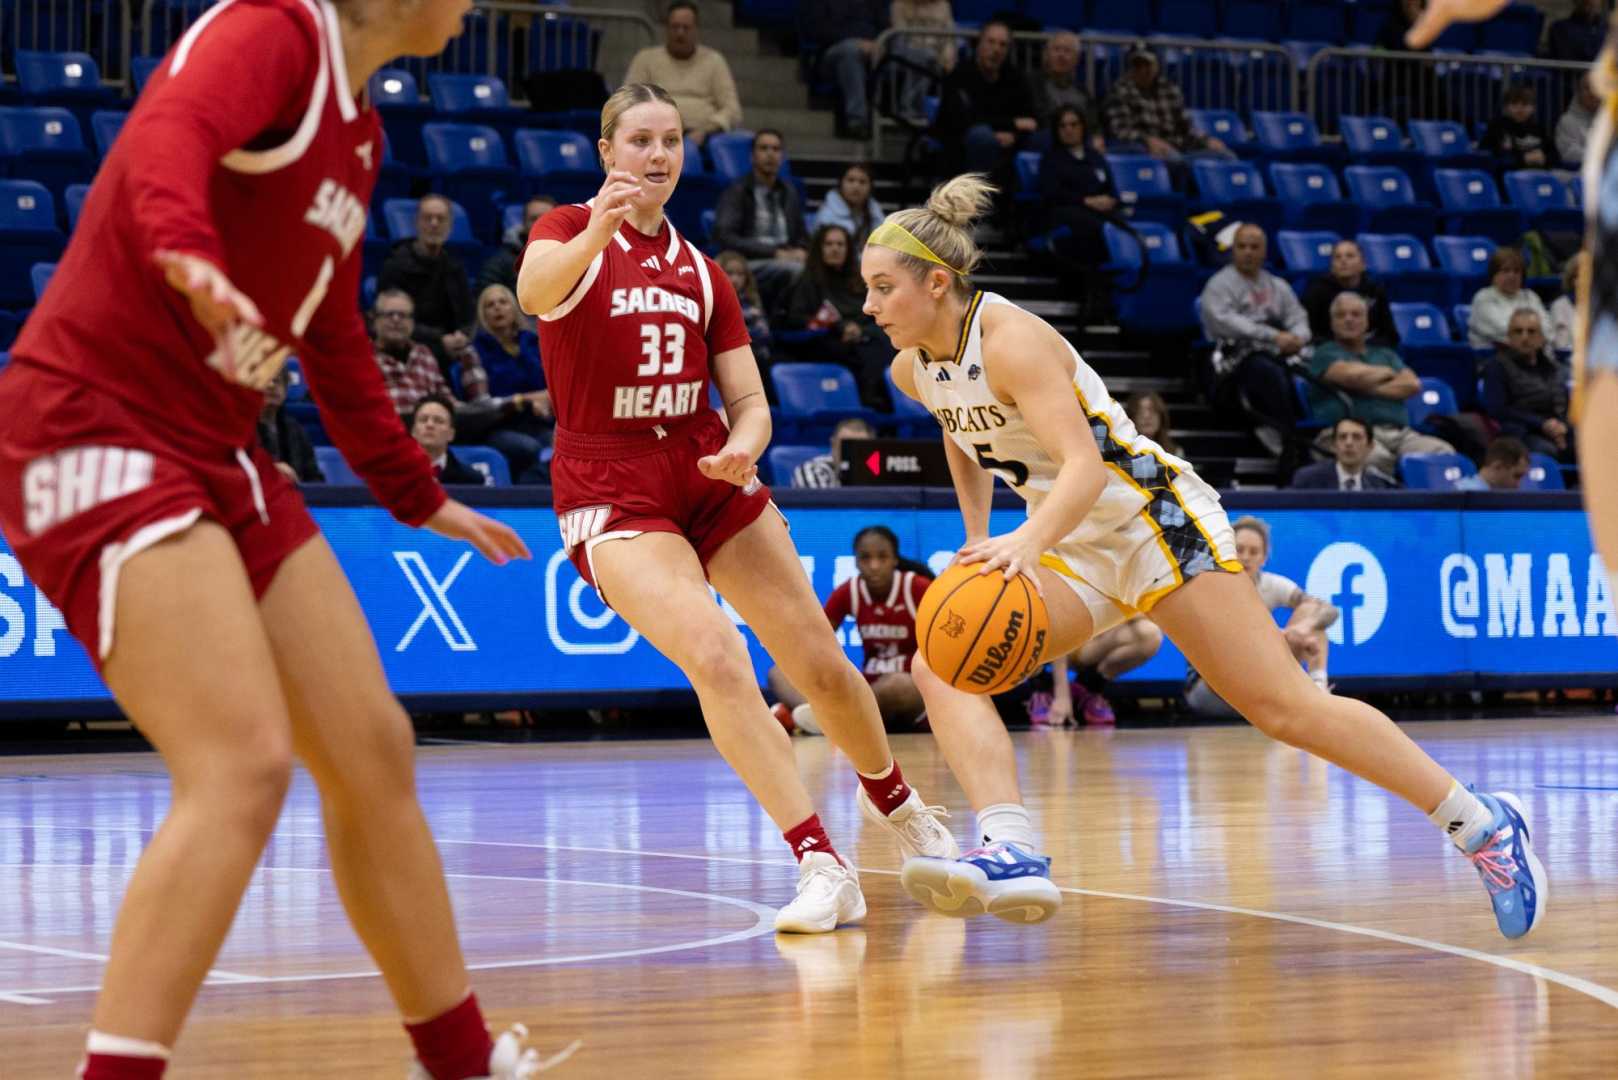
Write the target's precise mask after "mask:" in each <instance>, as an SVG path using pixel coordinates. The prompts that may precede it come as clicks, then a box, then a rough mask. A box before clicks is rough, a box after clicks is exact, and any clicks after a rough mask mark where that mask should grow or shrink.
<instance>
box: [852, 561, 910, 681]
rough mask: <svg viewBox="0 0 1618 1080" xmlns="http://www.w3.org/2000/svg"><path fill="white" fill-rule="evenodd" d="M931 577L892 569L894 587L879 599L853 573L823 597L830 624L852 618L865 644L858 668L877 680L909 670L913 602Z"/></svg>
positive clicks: (863, 581)
mask: <svg viewBox="0 0 1618 1080" xmlns="http://www.w3.org/2000/svg"><path fill="white" fill-rule="evenodd" d="M932 581H933V579H932V578H930V577H925V576H923V575H921V574H917V573H915V572H913V571H910V570H899V571H895V572H894V575H893V586H892V587H891V588H890V589H889V590H888V594H887V595H886V596H885V597H883V598H882V599H881V600H877V599H876V598H875V597H873V596H872V595H871V590H870V588H869V587H868V586H867V585H866V584H865V579H864V578H862V577H860V576H859V575H858V574H855V575H854V576H853V577H851V578H849V579H848V580H847V581H845V582H843V583H842V584H841V585H839V586H837V588H835V589H833V590H832V594H831V596H829V597H827V598H826V618H827V619H829V620H831V624H832V626H833V627H834V628H835V627H839V626H842V625H843V620H844V619H847V618H852V619H853V620H854V625H855V626H856V627H858V629H859V632H860V641H861V642H862V643H863V644H864V646H865V663H864V664H863V665H862V666H861V668H860V670H861V671H862V672H864V674H865V677H866V678H867V679H869V680H871V681H873V682H874V681H876V679H878V678H879V677H881V676H883V675H891V674H894V673H896V672H903V671H909V670H910V661H911V658H912V657H914V656H915V655H916V605H917V604H919V603H921V594H922V593H924V592H926V591H927V586H928V585H931V584H932Z"/></svg>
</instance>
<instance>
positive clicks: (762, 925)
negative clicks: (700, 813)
mask: <svg viewBox="0 0 1618 1080" xmlns="http://www.w3.org/2000/svg"><path fill="white" fill-rule="evenodd" d="M295 838H296V837H295V836H289V837H288V839H295ZM40 867H46V868H50V869H76V870H94V869H103V870H104V869H114V867H107V866H102V867H94V866H85V865H84V864H83V863H26V864H25V863H3V864H0V870H17V869H38V868H40ZM260 873H288V874H330V873H331V870H330V869H329V868H327V867H310V866H261V867H259V868H257V869H256V870H255V871H254V874H255V875H257V874H260ZM444 876H445V877H446V878H450V879H462V880H467V881H514V882H523V883H526V884H539V885H580V886H585V887H587V888H595V889H622V890H624V891H626V892H642V893H661V894H664V895H667V896H680V897H686V898H689V899H695V900H705V901H710V902H713V903H719V904H726V905H729V906H731V907H737V908H741V909H742V910H744V911H749V912H751V913H752V915H753V925H752V926H748V927H744V928H743V929H740V930H732V931H729V932H727V933H724V934H718V935H715V936H713V937H708V938H703V939H701V940H699V941H677V942H672V943H670V944H667V945H652V946H646V947H642V948H635V949H618V950H613V951H610V952H598V953H582V954H578V955H573V956H552V957H524V958H521V959H517V960H493V961H487V962H484V963H477V964H467V965H466V967H467V970H468V971H496V970H499V969H502V968H521V967H551V966H554V965H557V964H579V963H586V962H589V961H596V960H621V959H627V958H631V957H641V956H655V955H658V954H660V953H671V952H686V951H689V950H693V949H705V948H710V947H714V946H718V945H729V944H731V943H732V942H737V941H746V940H748V939H749V938H755V937H762V936H764V935H765V934H768V933H774V931H775V908H772V907H770V906H769V905H767V904H761V903H758V902H757V901H755V900H746V899H743V898H741V897H736V896H723V895H720V894H719V893H704V892H693V891H691V890H688V889H669V888H663V887H660V886H656V885H630V884H628V883H624V882H612V881H583V880H578V879H573V878H550V877H544V878H538V877H520V876H513V875H506V874H459V873H446V874H445V875H444ZM7 944H9V943H8V942H0V946H3V945H7ZM15 947H16V948H20V949H23V950H26V951H30V952H46V953H51V954H54V955H62V956H71V957H74V958H78V959H86V960H99V961H103V962H105V961H106V959H107V958H106V957H105V956H102V955H99V954H96V953H83V952H70V951H69V950H65V949H53V948H50V947H49V946H43V945H18V946H15ZM381 974H382V973H381V972H380V971H375V970H366V971H334V972H320V973H317V974H302V975H243V974H239V973H236V972H228V971H227V972H220V971H210V972H209V974H208V978H207V979H206V980H204V985H206V986H221V985H244V984H252V985H268V984H275V983H306V982H333V981H338V980H344V979H374V978H379V977H381ZM100 989H101V987H100V985H99V984H97V985H94V986H53V987H38V988H30V989H26V990H4V991H0V1001H9V1002H12V1003H13V1004H18V1005H49V1004H51V1002H50V1001H49V1000H48V999H46V998H43V997H40V996H38V995H44V994H52V995H57V996H60V995H62V994H83V993H94V992H96V991H98V990H100Z"/></svg>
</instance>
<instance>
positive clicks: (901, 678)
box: [769, 525, 933, 735]
mask: <svg viewBox="0 0 1618 1080" xmlns="http://www.w3.org/2000/svg"><path fill="white" fill-rule="evenodd" d="M907 561H908V560H903V559H900V558H899V538H898V537H897V536H895V535H894V533H893V530H892V529H890V528H888V527H887V526H886V525H867V526H866V527H865V528H863V529H861V530H860V531H859V532H857V533H855V534H854V565H855V568H856V571H857V572H856V573H855V574H854V576H853V577H851V578H849V579H848V580H847V581H845V582H843V583H842V584H841V585H839V586H837V588H835V589H833V590H832V591H831V595H830V596H828V597H826V606H825V613H826V621H827V622H829V623H831V625H832V627H833V628H836V627H840V626H842V625H843V622H844V620H846V619H853V620H854V625H855V626H856V627H858V629H859V633H860V647H861V648H862V649H863V650H864V652H865V658H864V659H865V663H864V665H863V666H862V667H861V668H860V672H861V674H863V675H864V676H865V681H866V682H868V683H870V684H871V692H872V693H874V694H875V695H876V705H877V708H878V709H879V710H881V713H882V721H883V723H885V724H886V725H887V726H888V729H889V730H891V731H895V732H901V731H917V730H920V729H918V728H917V726H916V720H917V718H918V717H919V716H920V715H921V712H922V709H923V708H924V706H923V704H922V700H921V691H919V690H917V689H916V680H915V679H913V678H911V676H910V661H911V659H912V658H913V657H914V656H915V655H916V605H917V604H920V603H921V596H922V594H923V593H925V592H926V591H927V586H928V585H931V584H932V581H933V579H932V577H931V576H930V575H929V574H927V573H925V572H923V571H925V570H926V567H924V566H919V564H914V563H912V564H910V566H917V567H918V569H911V568H910V566H906V565H905V563H906V562H907ZM769 684H770V689H771V690H772V691H774V692H775V696H776V700H777V702H778V703H777V704H776V706H775V708H774V709H773V710H772V711H773V712H774V713H775V718H776V719H777V720H779V721H780V722H781V725H782V726H783V727H785V728H786V729H787V730H788V731H791V730H794V729H796V730H799V731H806V732H808V733H809V734H811V735H819V734H821V730H820V725H819V723H818V722H817V721H816V720H815V718H814V709H812V708H811V707H810V706H809V704H808V703H807V702H806V701H805V700H804V697H803V695H802V694H800V693H798V689H797V687H795V686H793V685H792V683H791V682H790V681H788V679H787V677H786V675H785V673H784V672H782V670H781V669H780V668H771V669H770V674H769Z"/></svg>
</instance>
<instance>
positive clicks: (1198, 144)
mask: <svg viewBox="0 0 1618 1080" xmlns="http://www.w3.org/2000/svg"><path fill="white" fill-rule="evenodd" d="M1105 109H1106V113H1107V133H1108V135H1109V136H1110V138H1111V139H1112V140H1113V141H1114V142H1119V143H1131V144H1135V145H1138V146H1140V147H1141V148H1142V149H1143V150H1144V151H1145V152H1146V153H1148V154H1150V155H1152V156H1153V157H1155V158H1159V159H1161V160H1163V161H1167V162H1174V163H1178V162H1179V161H1180V160H1181V159H1182V158H1183V157H1184V156H1185V155H1187V154H1194V153H1205V154H1214V155H1218V156H1220V157H1233V156H1234V155H1232V154H1231V152H1230V147H1228V146H1226V145H1225V144H1224V142H1223V140H1220V139H1217V138H1215V137H1213V136H1212V135H1203V134H1200V133H1199V132H1197V131H1195V130H1193V129H1192V127H1191V115H1190V114H1189V113H1188V112H1186V109H1185V95H1184V94H1183V93H1181V92H1180V87H1179V85H1178V84H1177V83H1175V82H1173V81H1172V80H1169V79H1165V78H1163V77H1162V73H1161V71H1160V68H1159V65H1158V62H1157V54H1156V53H1154V52H1152V50H1150V49H1148V48H1146V47H1145V46H1144V45H1138V46H1136V47H1135V48H1133V49H1131V50H1130V51H1129V59H1128V67H1127V69H1126V71H1125V72H1124V77H1123V78H1121V79H1119V80H1118V81H1117V82H1115V83H1113V84H1112V90H1111V91H1110V92H1109V93H1108V94H1107V100H1106V105H1105ZM1114 149H1121V148H1120V147H1114ZM1175 171H1176V175H1177V176H1179V177H1181V178H1182V179H1183V176H1184V173H1183V170H1181V169H1176V170H1175Z"/></svg>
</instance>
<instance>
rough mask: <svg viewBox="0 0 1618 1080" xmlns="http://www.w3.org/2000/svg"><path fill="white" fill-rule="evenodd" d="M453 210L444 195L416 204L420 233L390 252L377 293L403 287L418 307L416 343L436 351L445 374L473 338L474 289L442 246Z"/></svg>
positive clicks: (458, 265)
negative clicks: (451, 360) (453, 360)
mask: <svg viewBox="0 0 1618 1080" xmlns="http://www.w3.org/2000/svg"><path fill="white" fill-rule="evenodd" d="M453 220H454V207H453V205H452V204H451V203H450V201H449V200H448V199H447V198H445V197H444V196H442V195H423V196H422V198H421V201H420V202H419V203H417V204H416V235H415V236H413V237H410V238H408V239H405V240H400V241H399V242H398V243H396V244H394V245H393V249H392V250H391V251H389V252H388V257H387V260H386V261H385V262H384V263H383V264H382V272H381V273H380V274H379V275H378V276H377V289H378V291H379V292H380V291H381V290H386V289H403V290H404V291H405V292H406V293H408V294H409V295H410V299H411V300H412V301H413V304H414V311H413V313H412V319H413V325H414V327H415V330H414V333H415V339H416V340H417V341H419V342H421V343H422V344H424V345H426V346H427V347H428V348H429V349H431V350H432V354H433V356H434V358H436V359H437V361H438V363H439V367H440V369H441V370H442V371H448V370H449V364H450V358H451V357H452V356H454V355H455V354H456V353H459V352H460V351H461V350H462V349H464V348H466V346H467V345H468V344H469V343H470V342H471V340H472V333H471V331H472V319H473V317H474V312H473V310H472V290H471V288H470V287H469V286H468V284H467V280H466V268H465V267H464V266H462V265H461V260H459V259H457V258H456V257H455V256H453V255H451V254H450V253H449V252H448V251H447V250H445V248H444V243H445V241H447V240H448V239H449V230H450V225H451V224H452V223H453Z"/></svg>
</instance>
